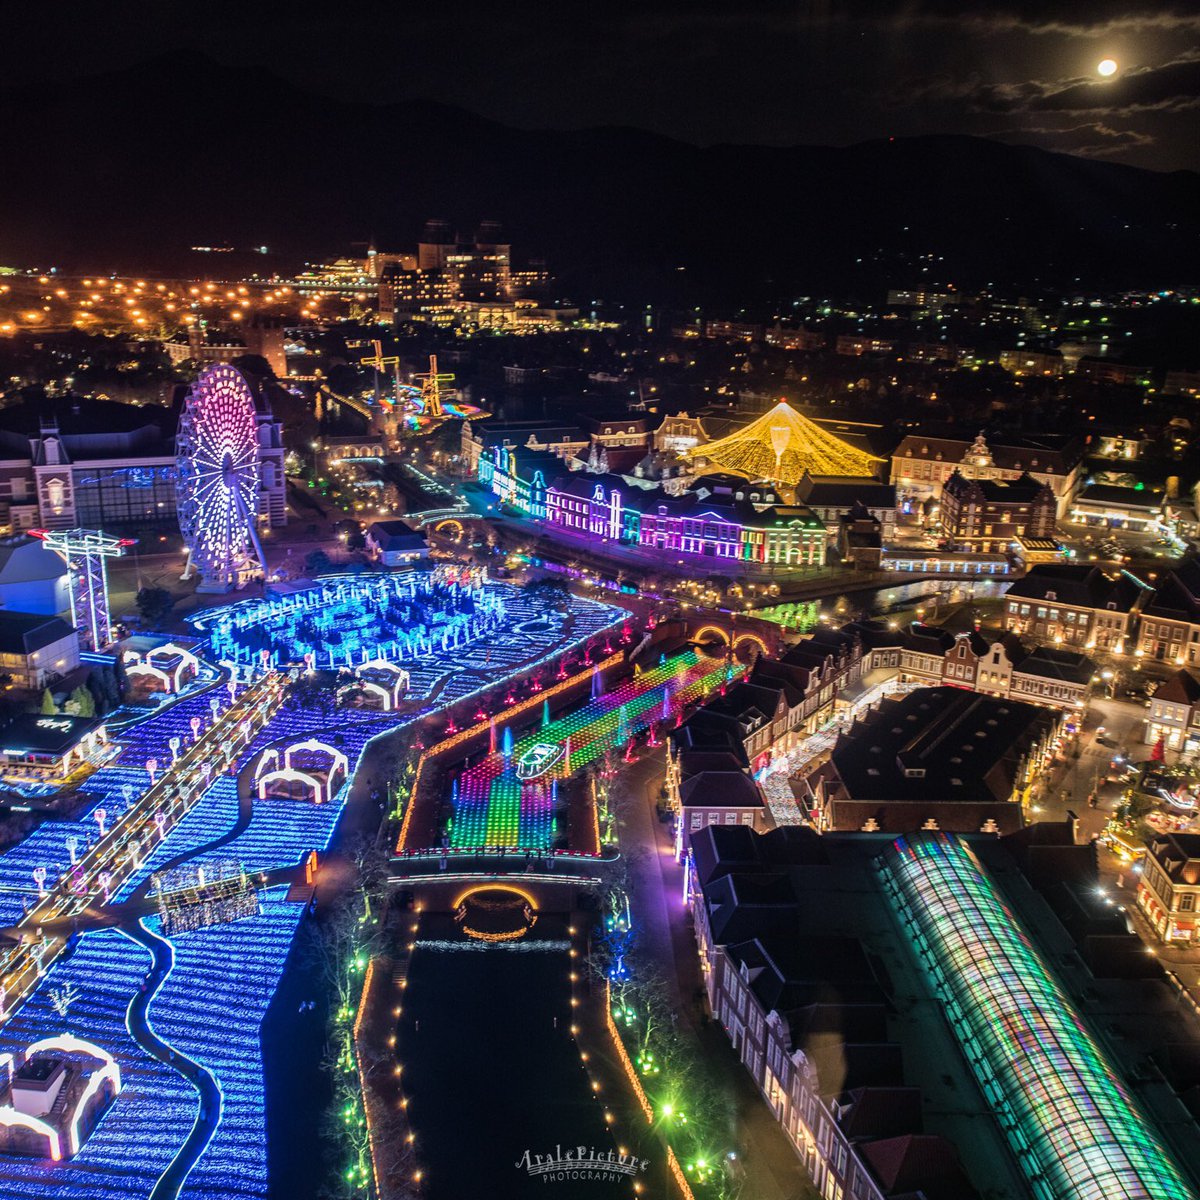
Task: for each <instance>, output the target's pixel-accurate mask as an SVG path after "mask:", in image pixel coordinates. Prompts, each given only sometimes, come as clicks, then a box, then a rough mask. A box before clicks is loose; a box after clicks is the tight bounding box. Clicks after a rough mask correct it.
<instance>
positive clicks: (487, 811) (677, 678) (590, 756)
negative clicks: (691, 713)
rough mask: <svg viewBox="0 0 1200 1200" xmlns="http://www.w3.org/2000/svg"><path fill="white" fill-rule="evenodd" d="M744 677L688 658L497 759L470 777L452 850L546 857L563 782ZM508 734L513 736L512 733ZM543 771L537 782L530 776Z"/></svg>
mask: <svg viewBox="0 0 1200 1200" xmlns="http://www.w3.org/2000/svg"><path fill="white" fill-rule="evenodd" d="M742 670H743V668H742V666H741V665H740V664H739V663H737V662H733V663H727V662H726V661H725V660H724V659H714V658H707V657H705V656H703V655H701V654H698V653H697V652H696V651H694V650H689V651H687V652H686V653H684V654H680V655H678V656H677V657H675V658H672V659H669V660H668V661H666V662H664V663H661V664H659V665H658V666H657V667H654V668H653V669H652V670H649V671H644V672H642V673H641V674H640V675H635V676H634V677H633V678H632V679H628V680H626V681H625V682H624V683H622V684H621V686H620V687H618V688H617V689H616V690H615V691H612V692H609V693H608V694H606V695H604V694H602V695H598V696H596V698H595V699H593V700H591V701H590V702H589V703H587V704H586V705H584V706H583V707H582V708H580V709H578V710H576V711H575V712H572V713H569V714H567V715H566V716H564V717H560V718H559V719H558V720H556V721H551V722H550V723H549V724H548V725H545V726H544V728H539V729H538V730H537V731H536V732H534V733H531V734H529V735H527V736H526V737H524V738H522V739H521V740H520V741H518V742H516V743H515V744H512V746H511V751H510V752H507V753H506V752H504V751H503V750H502V751H501V752H499V753H491V754H489V755H488V756H487V757H486V758H484V759H483V761H482V762H479V763H477V764H476V765H475V766H473V767H471V768H469V769H468V770H467V771H464V772H463V774H462V776H461V777H460V779H459V781H458V783H459V786H458V796H457V801H456V803H455V805H454V816H453V826H452V829H451V839H450V841H451V845H452V846H454V847H455V848H458V849H462V848H466V847H474V846H505V847H515V848H519V849H523V850H535V851H544V850H548V849H550V848H551V846H552V843H553V841H554V807H555V801H556V795H555V793H556V788H557V780H558V779H560V778H566V777H568V776H570V775H572V774H573V773H574V772H576V771H578V770H580V769H581V768H583V767H586V766H588V765H589V764H590V763H592V762H595V761H596V759H598V758H600V757H601V755H603V754H604V752H605V751H606V750H610V749H619V748H621V747H622V746H624V745H626V743H627V742H629V741H630V739H632V738H633V737H636V736H637V735H638V734H640V733H643V732H645V731H646V730H651V731H652V732H653V730H654V727H655V726H656V725H658V724H666V723H667V722H668V721H669V720H670V718H669V717H668V718H667V719H666V720H664V713H670V714H673V715H678V714H679V713H680V712H681V711H682V710H683V708H685V707H686V706H687V705H688V704H691V703H692V702H694V701H696V700H699V699H701V698H702V697H704V696H707V695H708V694H709V693H710V692H712V691H713V690H714V689H715V688H717V687H720V686H721V684H722V683H724V682H726V681H727V680H729V679H731V678H733V676H734V675H735V674H737V673H740V672H741V671H742ZM507 732H508V731H507V730H506V733H507ZM531 764H532V767H533V769H537V768H538V767H539V766H540V768H541V770H540V773H539V774H537V775H536V777H535V776H534V775H533V773H532V770H531Z"/></svg>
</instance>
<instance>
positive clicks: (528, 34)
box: [0, 0, 1200, 169]
mask: <svg viewBox="0 0 1200 1200" xmlns="http://www.w3.org/2000/svg"><path fill="white" fill-rule="evenodd" d="M52 7H53V6H46V5H40V6H39V5H25V6H19V7H16V8H14V10H13V13H12V14H11V15H10V17H9V23H8V24H7V25H6V27H5V32H6V36H7V39H8V43H9V44H11V45H14V46H17V47H19V48H20V53H19V54H15V55H10V56H9V59H11V61H7V62H6V64H5V75H4V79H3V81H0V86H5V85H7V86H20V85H22V84H25V85H35V86H41V85H43V84H44V83H45V81H46V80H55V79H64V80H69V79H71V78H76V77H79V76H86V75H90V74H95V73H96V72H99V71H103V70H106V69H118V68H136V66H137V65H138V64H139V63H141V62H143V61H145V60H146V59H148V58H150V57H153V56H156V55H167V54H171V53H174V52H177V51H183V50H191V51H199V52H201V53H205V54H208V55H210V56H211V57H213V58H215V59H217V60H218V61H219V62H221V63H224V64H226V65H230V66H238V67H250V68H255V69H261V70H263V71H267V72H270V73H272V74H275V75H278V76H281V77H282V78H283V79H285V80H286V81H289V82H291V83H294V84H295V85H297V86H299V87H302V88H304V89H305V90H308V91H313V92H317V93H324V94H329V95H332V96H334V97H336V98H338V99H345V100H357V101H363V102H367V103H386V102H389V101H394V100H403V99H408V98H413V97H421V98H428V99H433V100H437V101H441V102H443V103H448V104H456V105H460V106H462V107H464V108H467V109H470V110H472V111H475V112H478V113H481V114H483V115H485V116H487V117H490V118H492V119H494V120H498V121H501V122H504V123H506V124H510V125H515V126H518V127H527V128H536V129H545V128H554V129H576V128H580V127H586V126H595V125H631V126H636V127H639V128H643V129H649V130H652V131H654V132H656V133H662V134H667V135H669V136H671V137H676V138H680V139H682V140H685V141H689V142H694V143H697V144H701V145H708V144H712V143H714V142H743V143H747V142H748V143H757V144H767V145H781V144H794V143H825V144H837V145H845V144H849V143H853V142H857V141H862V140H865V139H868V138H876V137H880V136H892V135H895V136H914V135H923V134H937V133H967V134H982V135H984V136H988V135H989V134H990V132H991V127H992V126H995V125H998V124H1003V125H1005V126H1018V125H1022V124H1026V125H1028V126H1029V127H1030V130H1031V132H1030V133H1029V135H1028V136H1030V137H1031V138H1041V139H1043V140H1044V142H1045V144H1047V145H1052V146H1053V147H1054V148H1060V149H1067V150H1072V151H1074V152H1077V153H1087V154H1093V155H1096V154H1111V155H1114V156H1117V157H1121V158H1123V159H1124V161H1127V162H1131V163H1137V164H1138V165H1142V166H1151V167H1157V168H1160V169H1172V168H1179V167H1190V168H1193V169H1195V168H1197V167H1200V118H1198V114H1200V101H1198V99H1197V98H1198V97H1200V65H1198V59H1200V0H1187V2H1184V0H892V2H890V3H881V2H880V0H738V2H737V3H736V4H731V3H729V0H588V3H586V4H584V3H569V4H563V3H561V0H521V2H519V3H517V4H512V5H508V6H498V5H496V4H495V3H494V0H489V2H488V3H484V0H458V2H457V3H454V4H450V3H442V4H413V3H396V0H387V2H386V3H384V2H383V0H348V2H347V3H344V4H341V5H329V4H322V5H319V6H318V5H316V4H312V3H309V2H308V0H300V2H299V3H296V2H295V0H292V3H289V4H283V3H282V2H281V0H259V2H258V3H251V4H247V3H246V0H205V4H204V5H202V6H196V5H183V4H177V5H171V4H166V5H164V4H163V3H162V0H111V3H110V4H109V5H106V6H97V5H77V6H75V8H74V9H73V10H72V19H71V21H69V22H65V23H64V22H62V21H61V20H56V19H54V17H53V16H52V15H51V12H50V10H51V9H52ZM1104 57H1113V58H1115V59H1116V60H1117V61H1118V62H1120V63H1121V64H1122V67H1123V70H1122V72H1121V73H1120V74H1119V75H1118V76H1116V77H1115V78H1113V79H1111V80H1105V81H1099V80H1098V79H1097V77H1096V76H1095V75H1094V74H1093V73H1092V72H1094V68H1095V63H1096V62H1098V61H1099V60H1100V59H1101V58H1104ZM51 86H53V85H51ZM1056 117H1057V118H1060V119H1056ZM1034 130H1036V131H1037V132H1032V131H1034ZM1105 130H1108V131H1110V132H1108V133H1106V132H1104V131H1105ZM1060 135H1061V137H1060ZM1056 137H1060V140H1058V141H1055V138H1056Z"/></svg>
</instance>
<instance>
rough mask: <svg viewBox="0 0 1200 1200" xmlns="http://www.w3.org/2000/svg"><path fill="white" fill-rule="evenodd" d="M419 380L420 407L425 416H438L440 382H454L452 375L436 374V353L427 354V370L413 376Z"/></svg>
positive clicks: (440, 409)
mask: <svg viewBox="0 0 1200 1200" xmlns="http://www.w3.org/2000/svg"><path fill="white" fill-rule="evenodd" d="M415 378H416V379H419V380H420V381H421V408H422V410H423V411H424V413H425V415H426V416H427V417H431V418H432V417H440V416H442V415H443V412H442V384H444V383H445V384H449V383H453V382H454V376H453V375H447V374H441V375H439V374H438V360H437V355H436V354H431V355H430V356H429V370H428V371H426V372H424V373H422V374H420V375H417V376H415Z"/></svg>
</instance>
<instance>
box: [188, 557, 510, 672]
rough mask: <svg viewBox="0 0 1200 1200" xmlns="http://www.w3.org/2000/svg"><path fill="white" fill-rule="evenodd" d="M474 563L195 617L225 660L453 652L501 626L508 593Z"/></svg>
mask: <svg viewBox="0 0 1200 1200" xmlns="http://www.w3.org/2000/svg"><path fill="white" fill-rule="evenodd" d="M505 590H508V589H502V588H500V587H494V586H489V585H487V584H485V582H484V575H483V572H481V571H480V570H479V569H477V568H473V567H438V568H437V569H436V570H435V571H433V572H432V573H430V574H418V573H416V572H409V573H406V574H402V575H343V576H336V577H332V578H328V579H323V580H319V581H318V582H317V583H315V584H314V585H313V586H312V587H311V588H306V589H305V590H304V591H302V592H296V593H293V594H291V595H283V596H276V597H272V598H268V599H265V600H243V601H241V602H240V603H238V604H233V605H229V606H228V607H225V608H221V609H219V610H216V611H214V612H210V613H205V614H203V615H202V616H200V617H198V618H196V620H195V621H194V622H193V623H194V624H195V626H196V628H197V629H199V630H201V631H203V632H207V634H208V636H209V641H210V645H211V649H212V654H213V656H214V657H215V658H217V659H218V660H219V661H221V662H230V663H237V664H239V665H242V666H258V665H259V664H261V663H262V662H263V659H264V656H265V657H266V661H268V662H269V663H270V664H271V665H272V666H276V667H278V666H286V665H288V664H290V663H300V662H305V661H306V656H309V655H311V656H312V657H311V659H308V661H310V662H312V664H313V665H314V666H316V667H320V668H328V669H332V668H335V667H355V666H358V665H360V664H361V663H364V662H370V661H377V660H383V661H389V662H390V661H395V660H399V659H405V658H413V657H423V656H426V655H428V654H430V653H432V652H433V651H434V650H435V649H437V650H442V651H449V650H453V649H454V648H456V647H458V646H460V645H465V644H466V643H467V642H471V641H473V640H475V639H476V638H478V637H481V636H482V635H484V634H488V633H491V632H493V631H495V630H496V629H497V628H498V627H499V626H500V625H501V624H502V622H503V619H504V591H505Z"/></svg>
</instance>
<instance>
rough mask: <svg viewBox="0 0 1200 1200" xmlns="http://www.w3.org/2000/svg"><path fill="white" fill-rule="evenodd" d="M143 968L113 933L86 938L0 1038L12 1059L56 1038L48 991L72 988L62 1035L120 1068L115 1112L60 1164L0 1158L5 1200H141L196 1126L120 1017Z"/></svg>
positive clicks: (176, 1079) (177, 1087) (137, 954)
mask: <svg viewBox="0 0 1200 1200" xmlns="http://www.w3.org/2000/svg"><path fill="white" fill-rule="evenodd" d="M149 968H150V955H149V954H148V953H147V951H146V950H145V949H144V948H143V947H141V946H139V945H137V943H136V942H132V941H130V939H129V938H127V937H126V936H125V935H124V934H122V933H119V932H118V931H116V930H110V929H106V930H100V931H98V932H95V933H88V934H85V935H84V936H83V937H82V938H81V939H80V942H79V945H78V948H77V949H76V951H75V953H74V954H73V955H72V957H71V958H69V959H66V960H62V961H60V962H58V963H56V964H55V965H54V967H53V968H52V969H51V971H50V973H49V974H48V976H47V977H46V978H45V979H44V980H43V981H42V984H41V986H40V987H39V988H38V990H37V991H36V992H35V993H34V994H33V995H32V996H31V997H30V999H29V1000H28V1001H27V1002H26V1003H25V1004H24V1005H23V1006H22V1007H21V1009H20V1010H19V1011H18V1012H16V1013H15V1014H14V1015H13V1017H12V1018H11V1020H9V1021H8V1022H7V1023H6V1024H5V1025H4V1026H3V1027H2V1028H0V1050H5V1051H11V1050H14V1049H16V1048H17V1047H18V1046H23V1045H28V1044H29V1043H30V1042H32V1041H35V1040H37V1039H38V1038H41V1037H45V1036H47V1035H48V1034H50V1033H54V1032H59V1031H61V1030H62V1029H63V1027H64V1026H63V1020H62V1018H61V1017H59V1016H58V1014H57V1013H56V1012H55V1011H54V1009H53V1008H52V1006H51V1004H50V996H49V993H50V990H51V989H53V988H61V987H63V986H64V985H66V984H68V983H71V984H74V985H75V987H76V988H78V989H79V999H78V1000H77V1001H76V1002H75V1004H74V1006H73V1007H72V1008H71V1010H70V1013H69V1015H68V1018H67V1022H66V1028H67V1030H68V1031H69V1032H71V1033H74V1034H76V1035H77V1036H79V1037H82V1038H85V1039H87V1040H89V1041H93V1042H95V1043H96V1044H97V1045H100V1046H103V1047H104V1048H105V1049H107V1050H109V1051H110V1052H111V1053H112V1054H113V1056H114V1057H115V1058H116V1060H117V1062H118V1064H119V1065H120V1068H121V1080H122V1085H123V1089H122V1091H121V1094H120V1095H119V1096H118V1097H117V1100H116V1102H115V1103H114V1104H113V1106H112V1107H111V1108H110V1109H109V1110H108V1112H107V1113H106V1114H105V1115H104V1117H103V1118H102V1120H101V1122H100V1124H99V1125H98V1126H97V1127H96V1129H95V1130H94V1131H93V1132H92V1135H91V1137H89V1138H88V1140H87V1141H86V1142H85V1143H84V1146H83V1148H82V1150H81V1151H80V1153H79V1154H78V1155H76V1157H75V1158H73V1159H71V1160H70V1161H69V1162H61V1163H43V1162H41V1161H39V1160H36V1159H31V1158H20V1157H17V1156H15V1155H0V1196H3V1197H4V1200H17V1198H18V1197H19V1198H20V1200H144V1198H145V1197H148V1196H149V1194H150V1190H151V1189H152V1188H153V1186H154V1183H155V1180H156V1179H157V1178H158V1176H159V1175H160V1174H161V1173H162V1171H163V1170H164V1169H165V1168H166V1166H167V1164H168V1163H169V1162H170V1161H171V1159H172V1158H173V1157H174V1155H175V1152H176V1150H177V1149H178V1148H179V1146H180V1145H181V1144H182V1143H183V1139H184V1138H185V1137H186V1136H187V1134H188V1131H189V1130H190V1129H191V1127H192V1122H193V1121H194V1119H195V1116H196V1092H195V1090H194V1089H193V1088H192V1086H191V1084H189V1083H188V1082H187V1081H186V1080H185V1079H183V1078H182V1077H181V1076H180V1075H178V1074H177V1073H176V1072H175V1071H173V1070H171V1069H169V1068H168V1067H166V1066H164V1065H163V1064H161V1063H159V1062H158V1061H157V1060H156V1059H154V1058H151V1057H150V1056H149V1055H147V1054H146V1053H145V1052H144V1051H143V1050H142V1049H141V1048H140V1047H139V1046H138V1045H137V1043H136V1042H135V1041H134V1040H133V1039H132V1038H131V1037H130V1036H129V1033H128V1032H127V1031H126V1028H125V1012H126V1009H127V1008H128V1005H129V1000H130V997H131V996H132V995H133V994H134V993H135V992H136V991H137V990H138V988H139V987H140V986H141V984H142V981H143V979H144V977H145V974H146V971H147V970H149Z"/></svg>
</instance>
